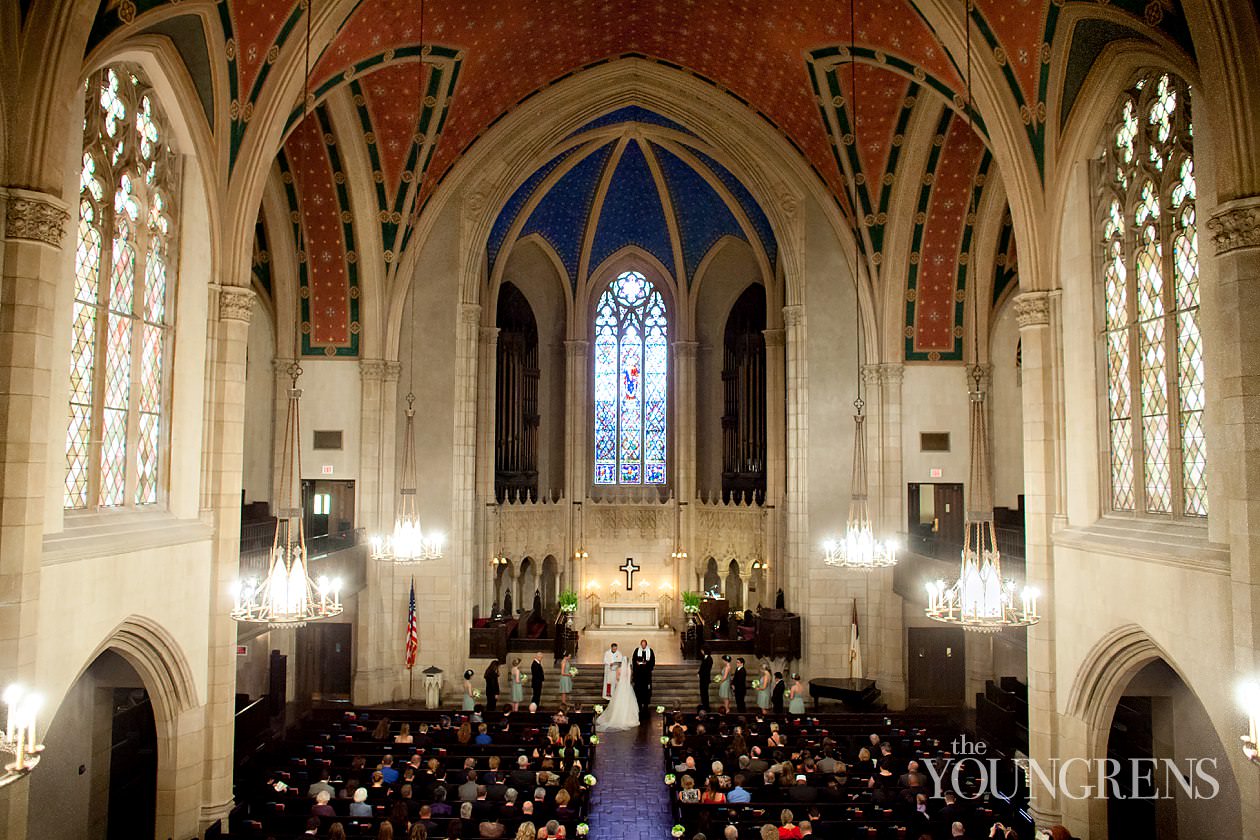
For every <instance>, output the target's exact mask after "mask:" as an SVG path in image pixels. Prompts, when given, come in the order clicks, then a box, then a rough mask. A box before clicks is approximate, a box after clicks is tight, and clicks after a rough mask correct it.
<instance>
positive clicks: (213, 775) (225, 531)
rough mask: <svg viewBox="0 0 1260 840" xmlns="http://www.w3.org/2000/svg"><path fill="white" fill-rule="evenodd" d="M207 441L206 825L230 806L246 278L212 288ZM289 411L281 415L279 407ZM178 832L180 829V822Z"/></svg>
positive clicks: (250, 301) (249, 303)
mask: <svg viewBox="0 0 1260 840" xmlns="http://www.w3.org/2000/svg"><path fill="white" fill-rule="evenodd" d="M210 296H211V300H210V304H211V305H210V312H211V313H214V314H215V315H216V316H217V317H212V318H211V321H210V324H209V331H208V336H207V345H208V346H207V353H206V355H207V362H206V370H207V382H206V392H207V395H206V408H207V410H206V418H205V432H204V435H203V439H204V441H205V443H204V446H205V451H206V455H207V458H206V464H207V467H208V470H209V480H208V482H206V485H205V486H206V487H207V493H206V494H205V495H204V497H203V498H202V502H201V507H202V512H203V514H202V515H203V516H208V517H209V518H210V519H211V520H212V521H213V522H214V526H215V528H214V536H213V537H212V538H211V543H210V563H211V567H210V568H211V571H210V581H209V586H210V593H209V597H208V599H207V600H208V601H209V604H210V617H209V622H210V626H209V663H208V665H209V667H208V669H207V686H206V711H205V769H204V773H203V775H202V778H203V782H202V792H201V802H202V806H201V828H202V830H204V829H206V828H207V827H209V826H210V825H212V824H213V823H214V822H216V821H217V820H221V819H225V818H226V817H227V814H228V812H229V811H230V810H231V809H232V768H233V761H232V759H233V751H234V744H233V736H234V724H235V714H236V708H235V700H236V622H234V621H233V620H232V619H231V618H230V617H229V613H230V611H231V609H232V596H231V585H232V582H233V581H234V580H236V578H237V576H238V575H239V572H240V550H241V549H240V533H241V477H242V469H243V462H244V446H245V353H246V348H247V347H248V345H249V321H250V316H251V313H252V312H253V306H254V293H253V291H251V290H250V289H248V288H246V287H242V286H222V287H218V288H211V290H210ZM280 416H283V415H280ZM175 833H176V834H182V832H181V831H180V830H176V832H175Z"/></svg>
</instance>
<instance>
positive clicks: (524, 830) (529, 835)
mask: <svg viewBox="0 0 1260 840" xmlns="http://www.w3.org/2000/svg"><path fill="white" fill-rule="evenodd" d="M537 836H538V829H537V828H535V827H534V824H533V823H532V822H523V823H521V824H520V825H519V826H517V828H516V837H515V838H514V840H534V838H536V837H537Z"/></svg>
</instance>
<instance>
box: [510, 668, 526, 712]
mask: <svg viewBox="0 0 1260 840" xmlns="http://www.w3.org/2000/svg"><path fill="white" fill-rule="evenodd" d="M511 681H512V711H514V712H515V711H517V709H518V708H519V707H520V705H521V701H522V700H524V699H525V687H524V686H523V685H521V658H520V657H519V656H518V657H516V658H515V659H513V660H512V676H511Z"/></svg>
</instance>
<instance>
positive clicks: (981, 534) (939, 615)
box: [926, 0, 1041, 633]
mask: <svg viewBox="0 0 1260 840" xmlns="http://www.w3.org/2000/svg"><path fill="white" fill-rule="evenodd" d="M966 17H967V125H968V128H971V129H972V130H974V128H973V127H972V120H973V115H972V101H971V0H967V3H966ZM974 204H975V190H971V199H970V200H969V201H968V205H967V213H968V215H969V216H970V215H972V214H973V213H974V212H975V207H974ZM972 297H973V299H977V300H976V302H975V303H974V305H973V306H974V308H973V317H972V327H973V331H974V336H973V338H974V341H975V353H974V362H975V364H974V366H973V368H972V380H973V387H972V389H971V499H970V504H969V505H968V509H967V516H966V521H965V522H964V523H963V534H964V536H963V548H962V556H961V565H960V569H959V574H958V580H957V581H955V582H954V583H953V585H950V586H947V585H946V584H945V581H943V580H938V581H935V582H933V583H929V584H927V596H928V606H927V611H926V612H927V617H928V618H930V619H933V620H934V621H940V622H944V623H946V624H957V625H960V626H962V627H963V628H965V629H967V630H974V631H978V632H982V633H996V632H998V631H1000V630H1005V629H1006V628H1008V627H1028V626H1030V625H1033V624H1036V623H1037V622H1038V621H1040V620H1041V616H1040V615H1039V614H1038V612H1037V599H1038V597H1039V593H1038V592H1037V590H1036V589H1033V588H1031V587H1027V586H1026V587H1024V588H1023V589H1022V590H1020V589H1019V587H1018V586H1017V585H1016V583H1015V581H1014V580H1011V579H1004V578H1003V577H1002V554H1001V552H1000V551H998V545H997V531H996V529H995V528H994V525H993V484H992V474H991V472H990V470H989V432H988V420H987V417H988V412H987V409H986V406H985V388H984V387H983V379H984V374H983V372H982V371H981V368H980V304H979V302H978V296H976V295H972Z"/></svg>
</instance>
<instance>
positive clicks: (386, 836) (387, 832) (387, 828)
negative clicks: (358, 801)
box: [376, 820, 394, 840]
mask: <svg viewBox="0 0 1260 840" xmlns="http://www.w3.org/2000/svg"><path fill="white" fill-rule="evenodd" d="M376 840H394V824H393V823H391V822H390V821H389V820H382V821H381V827H380V828H379V829H377V831H376Z"/></svg>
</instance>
